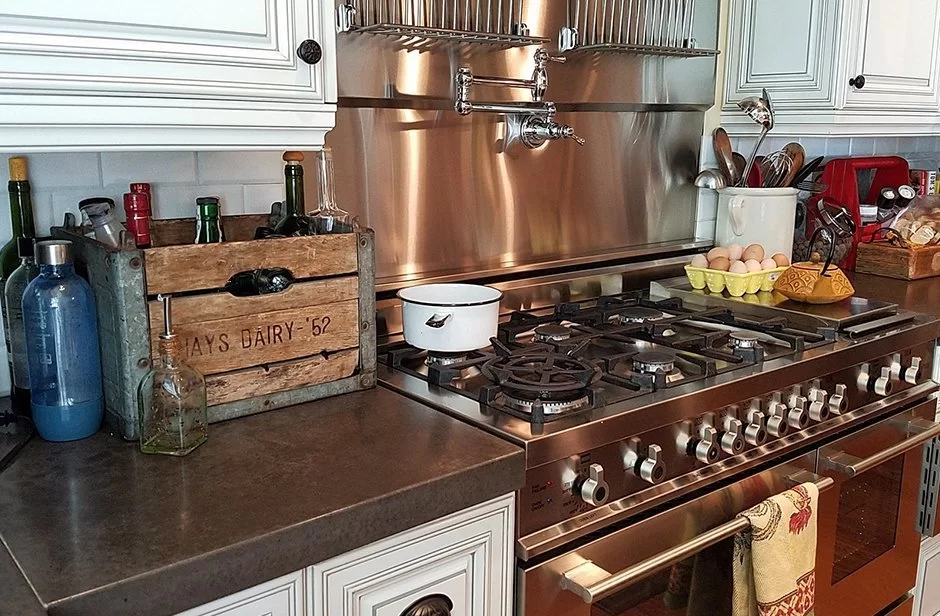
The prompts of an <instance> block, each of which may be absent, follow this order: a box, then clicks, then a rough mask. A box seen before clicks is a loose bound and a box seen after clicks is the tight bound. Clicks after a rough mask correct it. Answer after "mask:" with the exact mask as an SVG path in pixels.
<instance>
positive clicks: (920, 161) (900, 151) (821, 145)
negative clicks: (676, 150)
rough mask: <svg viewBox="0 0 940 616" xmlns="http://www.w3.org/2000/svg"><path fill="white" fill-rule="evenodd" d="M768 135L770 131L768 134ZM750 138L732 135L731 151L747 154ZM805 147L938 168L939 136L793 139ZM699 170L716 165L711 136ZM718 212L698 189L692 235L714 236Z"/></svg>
mask: <svg viewBox="0 0 940 616" xmlns="http://www.w3.org/2000/svg"><path fill="white" fill-rule="evenodd" d="M771 134H772V133H771ZM754 141H755V139H754V138H736V139H732V140H731V145H732V146H733V147H734V149H735V151H737V152H741V153H742V154H744V155H745V156H747V155H749V154H750V152H751V148H753V147H754ZM791 141H794V139H789V138H774V137H768V138H767V139H765V140H764V144H763V145H762V146H761V153H765V154H766V153H768V152H773V151H774V150H779V149H780V148H782V147H783V146H784V145H786V144H787V143H789V142H791ZM796 141H799V142H800V144H801V145H802V146H803V148H804V149H805V150H806V155H807V158H814V157H816V156H825V157H826V158H827V159H828V158H843V157H846V156H872V155H875V156H888V155H898V156H903V157H904V158H906V159H907V160H908V162H909V163H910V165H911V167H912V168H915V169H937V168H938V167H940V137H879V138H877V139H875V138H870V137H866V138H855V137H853V138H845V137H833V138H830V139H824V138H819V137H812V138H807V139H797V140H796ZM701 152H702V153H701V161H700V162H701V166H700V168H702V169H707V168H714V167H716V166H717V164H718V163H717V162H716V161H715V153H714V150H713V149H712V138H711V135H706V136H705V137H703V139H702V149H701ZM717 213H718V194H717V193H715V192H714V191H711V190H699V195H698V207H697V210H696V216H695V220H696V222H695V235H696V237H698V238H702V239H714V237H715V220H716V218H717Z"/></svg>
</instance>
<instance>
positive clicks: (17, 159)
mask: <svg viewBox="0 0 940 616" xmlns="http://www.w3.org/2000/svg"><path fill="white" fill-rule="evenodd" d="M10 181H11V182H25V181H26V159H25V158H23V157H21V156H14V157H12V158H11V159H10Z"/></svg>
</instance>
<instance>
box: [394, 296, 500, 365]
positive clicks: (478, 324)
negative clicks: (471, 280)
mask: <svg viewBox="0 0 940 616" xmlns="http://www.w3.org/2000/svg"><path fill="white" fill-rule="evenodd" d="M502 297H503V294H502V292H501V291H497V290H496V289H494V288H492V287H485V286H481V285H475V284H425V285H418V286H416V287H409V288H407V289H402V290H401V291H399V292H398V298H399V299H400V300H401V313H402V325H403V327H404V333H405V341H406V342H407V343H408V344H410V345H412V346H415V347H418V348H419V349H426V350H428V351H437V352H439V353H462V352H465V351H474V350H476V349H482V348H483V347H486V346H489V344H490V338H492V337H493V336H495V335H496V327H497V325H498V324H499V300H500V299H502Z"/></svg>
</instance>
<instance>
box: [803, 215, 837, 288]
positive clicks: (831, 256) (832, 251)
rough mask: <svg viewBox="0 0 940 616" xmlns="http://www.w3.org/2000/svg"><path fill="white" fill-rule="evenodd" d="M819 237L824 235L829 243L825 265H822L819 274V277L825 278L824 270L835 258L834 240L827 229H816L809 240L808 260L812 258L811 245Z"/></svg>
mask: <svg viewBox="0 0 940 616" xmlns="http://www.w3.org/2000/svg"><path fill="white" fill-rule="evenodd" d="M819 235H824V236H825V237H826V239H827V240H828V241H829V254H828V255H826V264H825V265H823V268H822V271H821V272H819V275H820V276H825V275H826V270H827V269H829V268H830V267H831V266H832V260H833V259H835V258H836V238H835V236H834V235H833V233H832V231H831V230H830V229H829V227H819V228H818V229H816V231H815V233H813V235H812V237H810V238H809V250H810V258H812V251H813V244H815V243H816V238H817V237H818V236H819Z"/></svg>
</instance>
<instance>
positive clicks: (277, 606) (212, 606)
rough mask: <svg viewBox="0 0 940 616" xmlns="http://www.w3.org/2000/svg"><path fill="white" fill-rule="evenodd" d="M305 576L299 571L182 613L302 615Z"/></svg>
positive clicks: (209, 615)
mask: <svg viewBox="0 0 940 616" xmlns="http://www.w3.org/2000/svg"><path fill="white" fill-rule="evenodd" d="M303 579H304V574H303V571H296V572H294V573H291V574H289V575H285V576H283V577H279V578H277V579H276V580H271V581H270V582H265V583H264V584H259V585H257V586H255V587H253V588H249V589H247V590H243V591H241V592H238V593H235V594H234V595H229V596H227V597H222V598H221V599H219V600H217V601H213V602H212V603H207V604H205V605H202V606H199V607H196V608H193V609H191V610H187V611H185V612H183V613H182V614H179V616H303V613H304V603H303V591H304V584H303Z"/></svg>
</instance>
